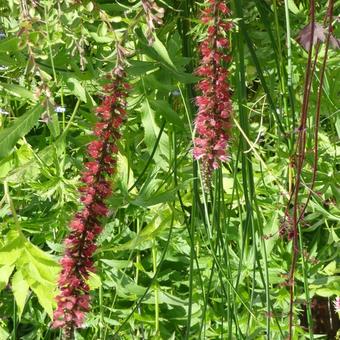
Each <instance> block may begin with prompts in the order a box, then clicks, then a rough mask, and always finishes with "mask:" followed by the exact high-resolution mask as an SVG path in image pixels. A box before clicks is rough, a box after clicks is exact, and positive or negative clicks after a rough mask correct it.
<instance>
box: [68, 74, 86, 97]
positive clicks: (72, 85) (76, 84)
mask: <svg viewBox="0 0 340 340" xmlns="http://www.w3.org/2000/svg"><path fill="white" fill-rule="evenodd" d="M66 84H67V87H68V88H69V89H70V90H71V92H72V93H73V94H74V95H75V96H76V97H78V98H79V99H80V100H81V101H83V102H85V103H86V92H85V89H84V87H83V86H82V85H81V83H80V81H79V80H78V79H76V78H68V79H67V83H66Z"/></svg>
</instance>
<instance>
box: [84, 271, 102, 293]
mask: <svg viewBox="0 0 340 340" xmlns="http://www.w3.org/2000/svg"><path fill="white" fill-rule="evenodd" d="M87 283H88V285H89V286H90V289H91V290H95V289H98V288H99V287H101V285H102V281H101V279H100V277H99V275H97V274H95V273H92V272H90V277H89V279H88V280H87Z"/></svg>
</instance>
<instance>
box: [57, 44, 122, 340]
mask: <svg viewBox="0 0 340 340" xmlns="http://www.w3.org/2000/svg"><path fill="white" fill-rule="evenodd" d="M124 51H125V50H124V49H123V47H121V46H118V48H117V54H118V63H117V66H116V67H115V69H114V70H113V71H112V73H111V74H109V75H108V78H109V80H110V82H109V83H107V84H106V85H104V87H103V97H102V101H101V104H100V106H99V107H98V108H97V110H96V115H97V118H98V121H97V122H96V124H95V127H94V130H93V133H94V135H95V136H96V138H95V140H93V141H92V142H91V143H90V144H89V145H88V146H87V156H88V161H87V162H86V163H85V170H84V171H83V173H82V177H81V181H82V186H81V187H80V189H79V190H80V193H81V198H80V199H81V202H82V205H83V208H82V210H81V211H79V212H78V213H76V214H75V216H74V218H73V219H72V221H71V222H70V234H69V235H68V237H67V238H66V239H65V241H64V243H65V254H64V256H63V258H62V259H61V261H60V263H61V266H62V270H61V273H60V277H59V281H58V286H59V289H60V294H59V295H58V296H57V298H56V300H57V304H58V305H57V309H56V310H55V312H54V321H53V327H54V328H62V330H63V337H64V339H67V340H69V339H73V334H74V329H75V328H78V327H81V326H82V324H83V322H84V318H85V314H86V312H88V311H89V309H90V295H89V285H88V283H87V280H88V279H89V276H90V273H91V272H93V271H94V270H95V268H94V261H93V254H94V252H95V250H96V245H95V241H96V237H97V236H98V235H99V234H100V232H101V231H102V226H101V220H102V218H104V217H105V216H107V215H108V208H107V206H106V205H105V202H104V201H105V199H106V198H107V197H108V196H110V195H111V182H110V177H111V176H112V175H113V174H114V173H115V167H116V157H115V156H116V154H117V152H118V148H117V140H118V139H119V138H120V137H121V134H120V132H119V130H120V127H121V125H122V123H123V121H124V119H125V116H126V98H127V93H128V89H129V84H128V83H127V82H126V75H125V71H124V60H123V58H124Z"/></svg>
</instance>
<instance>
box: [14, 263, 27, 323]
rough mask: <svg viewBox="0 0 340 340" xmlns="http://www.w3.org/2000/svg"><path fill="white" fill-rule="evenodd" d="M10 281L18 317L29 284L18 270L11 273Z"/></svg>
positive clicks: (24, 302)
mask: <svg viewBox="0 0 340 340" xmlns="http://www.w3.org/2000/svg"><path fill="white" fill-rule="evenodd" d="M11 283H12V285H11V287H12V291H13V295H14V298H15V301H16V303H17V306H18V314H19V318H20V317H21V315H22V312H23V310H24V308H25V304H26V298H27V295H28V291H29V285H28V283H27V282H26V280H25V278H24V276H23V275H22V272H21V271H20V270H18V271H17V272H16V273H15V274H14V275H13V278H12V280H11Z"/></svg>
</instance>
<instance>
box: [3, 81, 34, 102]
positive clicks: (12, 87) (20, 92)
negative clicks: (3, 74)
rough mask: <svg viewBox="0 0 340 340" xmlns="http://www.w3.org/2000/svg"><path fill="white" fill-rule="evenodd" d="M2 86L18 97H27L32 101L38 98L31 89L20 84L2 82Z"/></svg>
mask: <svg viewBox="0 0 340 340" xmlns="http://www.w3.org/2000/svg"><path fill="white" fill-rule="evenodd" d="M0 86H1V87H3V88H4V89H5V90H6V91H8V92H9V93H11V94H13V95H15V96H17V97H20V98H26V99H29V100H32V101H36V100H37V98H36V97H35V96H34V94H33V93H32V92H31V91H29V90H27V89H26V88H24V87H22V86H20V85H16V84H6V83H0Z"/></svg>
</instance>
